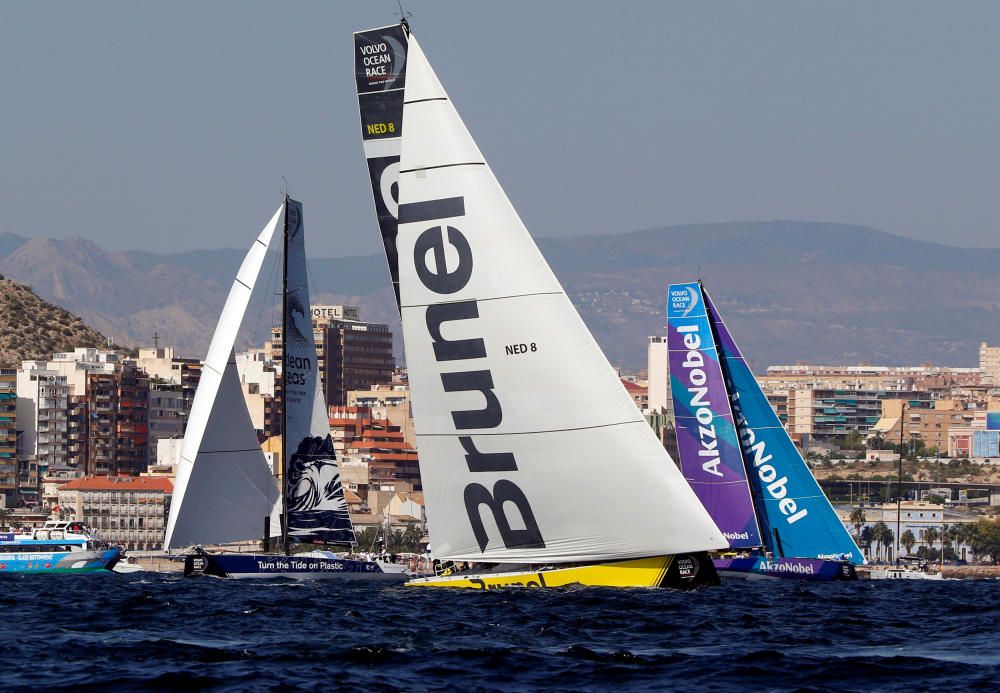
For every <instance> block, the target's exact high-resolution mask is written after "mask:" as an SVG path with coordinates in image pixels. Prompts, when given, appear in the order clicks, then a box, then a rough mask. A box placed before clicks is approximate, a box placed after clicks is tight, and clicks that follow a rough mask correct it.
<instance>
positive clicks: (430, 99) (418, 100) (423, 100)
mask: <svg viewBox="0 0 1000 693" xmlns="http://www.w3.org/2000/svg"><path fill="white" fill-rule="evenodd" d="M447 100H448V97H447V96H431V97H429V98H426V99H414V100H413V101H404V102H403V105H404V106H409V105H410V104H411V103H424V102H425V101H447Z"/></svg>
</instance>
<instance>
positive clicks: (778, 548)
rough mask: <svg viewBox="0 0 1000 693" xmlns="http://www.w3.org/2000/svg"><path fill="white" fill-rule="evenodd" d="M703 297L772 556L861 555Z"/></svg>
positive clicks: (856, 560)
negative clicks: (716, 342)
mask: <svg viewBox="0 0 1000 693" xmlns="http://www.w3.org/2000/svg"><path fill="white" fill-rule="evenodd" d="M704 298H705V303H706V306H707V308H708V313H709V316H710V318H711V321H712V324H713V328H714V330H715V336H716V339H717V340H718V350H719V355H720V356H721V357H722V359H723V361H722V363H723V370H724V372H725V374H726V376H727V379H728V382H727V385H728V388H729V394H730V400H731V404H732V409H733V415H734V417H735V421H736V428H737V431H738V433H739V436H740V444H741V447H742V450H743V457H744V459H745V460H746V467H747V471H748V475H749V478H750V485H751V487H752V489H753V493H754V496H755V498H756V499H757V502H758V506H757V507H758V508H759V509H760V513H759V519H760V523H761V529H762V530H763V532H764V533H765V538H766V540H767V546H768V548H769V549H770V550H771V551H772V552H773V553H774V555H775V556H790V557H795V558H827V559H838V558H840V557H841V556H845V557H847V558H848V559H849V560H851V561H853V562H854V563H864V562H865V558H864V556H863V555H862V554H861V551H860V550H859V549H858V546H857V544H855V543H854V540H853V539H851V535H850V534H848V533H847V530H846V529H845V528H844V525H843V523H841V521H840V519H839V518H838V517H837V513H836V512H835V511H834V510H833V507H832V506H831V505H830V501H829V500H827V497H826V495H825V494H824V493H823V490H822V489H821V488H820V487H819V484H818V483H816V479H815V478H814V477H813V475H812V473H811V472H810V471H809V468H808V467H807V466H806V463H805V461H804V460H803V459H802V456H801V455H800V454H799V451H798V450H797V449H796V448H795V445H794V444H793V443H792V441H791V439H790V438H789V437H788V433H786V432H785V428H784V426H782V425H781V421H780V420H779V419H778V415H777V414H775V413H774V410H773V409H772V408H771V405H770V403H769V402H768V401H767V397H766V396H765V395H764V392H763V391H762V390H761V389H760V386H759V385H758V384H757V379H756V378H755V377H754V375H753V372H752V371H751V370H750V367H749V366H748V365H747V362H746V359H744V358H743V355H742V354H741V353H740V350H739V348H738V347H737V346H736V342H735V341H734V340H733V337H732V335H731V334H730V333H729V330H728V329H727V328H726V324H725V323H724V322H723V320H722V317H721V316H720V315H719V312H718V311H717V310H716V309H715V306H714V305H713V304H712V299H711V298H710V297H709V295H708V292H707V291H706V292H704Z"/></svg>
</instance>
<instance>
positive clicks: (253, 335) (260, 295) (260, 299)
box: [250, 252, 277, 344]
mask: <svg viewBox="0 0 1000 693" xmlns="http://www.w3.org/2000/svg"><path fill="white" fill-rule="evenodd" d="M268 255H269V256H270V258H271V260H270V263H271V269H270V271H269V274H270V280H269V281H268V282H267V283H266V284H265V287H266V288H267V292H266V293H265V292H255V293H257V297H256V301H255V303H256V307H257V310H255V311H254V312H255V313H256V315H257V317H256V319H255V320H254V325H253V330H252V331H251V332H250V339H251V343H252V344H256V342H257V336H258V335H259V334H260V323H261V320H263V318H264V307H265V306H264V301H265V300H266V298H265V296H266V295H267V294H268V293H270V294H273V293H274V291H273V289H274V281H275V279H274V277H275V273H276V272H277V261H276V260H277V258H276V255H275V253H273V252H269V253H268ZM265 257H266V256H265ZM271 323H272V324H274V299H273V297H272V299H271Z"/></svg>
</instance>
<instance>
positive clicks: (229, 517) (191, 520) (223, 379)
mask: <svg viewBox="0 0 1000 693" xmlns="http://www.w3.org/2000/svg"><path fill="white" fill-rule="evenodd" d="M282 210H283V207H282V208H279V209H278V211H277V212H275V214H274V217H272V219H271V221H270V222H269V223H268V224H267V226H266V227H265V228H264V230H263V231H261V233H260V235H259V236H258V237H257V240H256V241H254V244H253V245H252V246H251V247H250V251H249V252H248V253H247V256H246V258H245V259H244V260H243V264H242V265H241V266H240V271H239V272H238V273H237V275H236V281H235V282H233V286H232V288H231V289H230V290H229V297H228V298H227V299H226V305H225V307H224V308H223V310H222V316H221V317H220V318H219V324H218V326H217V327H216V328H215V334H214V335H213V336H212V343H211V345H210V346H209V348H208V356H206V357H205V364H204V367H203V368H202V372H201V380H200V381H199V382H198V390H197V391H196V392H195V396H194V402H193V403H192V405H191V414H190V416H189V418H188V425H187V430H186V432H185V434H184V442H183V443H182V444H181V459H180V463H179V465H178V468H177V480H176V483H175V486H174V493H173V499H172V503H171V506H170V516H169V518H168V520H167V532H166V537H165V539H164V542H163V545H164V548H167V549H169V548H171V547H181V546H190V545H192V544H223V543H226V542H231V541H243V540H247V539H258V538H260V537H261V536H263V534H264V517H265V516H270V515H271V514H272V512H273V511H274V509H275V507H276V506H277V503H278V500H279V493H278V488H277V485H276V484H275V481H274V477H273V476H272V474H271V470H270V468H269V467H268V465H267V460H266V459H265V457H264V453H263V451H261V449H260V445H259V443H258V442H257V434H256V432H255V431H254V427H253V422H252V421H251V420H250V413H249V412H248V411H247V407H246V400H244V398H243V393H242V391H241V390H240V382H239V376H238V374H237V372H236V359H235V357H234V355H233V345H234V344H235V342H236V334H237V332H239V329H240V324H241V323H242V322H243V314H244V313H245V312H246V309H247V303H248V302H249V301H250V295H251V293H253V287H254V284H256V282H257V276H258V275H259V274H260V268H261V265H262V264H263V262H264V256H265V255H266V254H267V250H268V247H269V246H270V244H271V240H272V238H273V236H274V230H275V228H276V227H277V225H278V222H279V220H280V218H281V216H282ZM220 489H224V490H225V493H221V494H220V493H219V490H220Z"/></svg>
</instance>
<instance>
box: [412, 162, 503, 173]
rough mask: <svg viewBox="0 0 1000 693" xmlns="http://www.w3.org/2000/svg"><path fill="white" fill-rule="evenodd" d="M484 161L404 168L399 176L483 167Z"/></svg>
mask: <svg viewBox="0 0 1000 693" xmlns="http://www.w3.org/2000/svg"><path fill="white" fill-rule="evenodd" d="M485 165H486V162H485V161H462V162H460V163H457V164H438V165H437V166H421V167H420V168H406V169H403V170H402V171H400V172H399V173H400V175H402V174H404V173H415V172H416V171H430V170H432V169H435V168H451V167H452V166H485Z"/></svg>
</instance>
